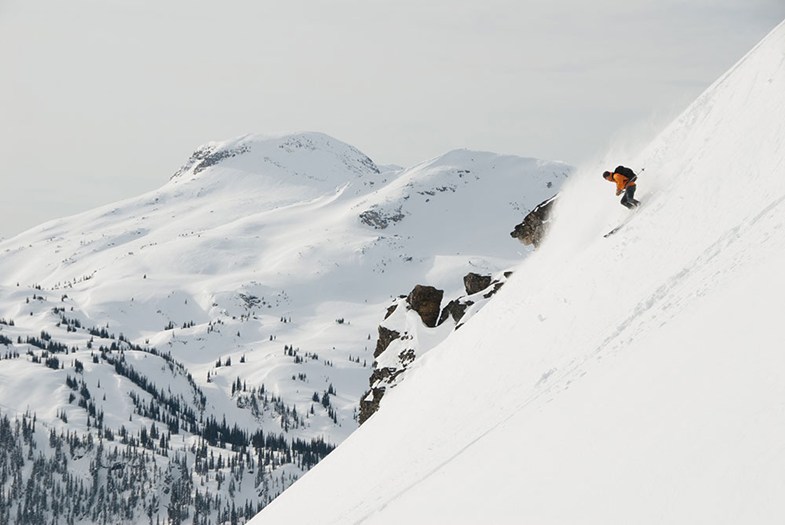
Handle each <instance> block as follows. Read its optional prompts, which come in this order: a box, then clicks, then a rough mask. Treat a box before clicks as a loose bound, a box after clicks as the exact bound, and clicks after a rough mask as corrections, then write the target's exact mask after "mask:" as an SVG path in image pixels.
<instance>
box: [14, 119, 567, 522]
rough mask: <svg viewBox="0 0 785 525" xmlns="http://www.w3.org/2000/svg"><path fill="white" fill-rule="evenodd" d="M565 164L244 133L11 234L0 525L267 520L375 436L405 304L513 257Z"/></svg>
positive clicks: (450, 290) (452, 291)
mask: <svg viewBox="0 0 785 525" xmlns="http://www.w3.org/2000/svg"><path fill="white" fill-rule="evenodd" d="M569 172H570V168H569V167H568V166H566V165H564V164H561V163H556V162H543V161H538V160H534V159H525V158H521V157H514V156H503V155H497V154H492V153H484V152H475V151H465V150H461V151H453V152H450V153H448V154H446V155H443V156H441V157H438V158H435V159H433V160H430V161H428V162H424V163H422V164H420V165H418V166H415V167H413V168H410V169H399V168H390V169H382V168H379V167H378V166H376V165H375V164H374V163H373V162H372V161H371V160H370V159H369V158H368V157H367V156H366V155H364V154H363V153H361V152H360V151H358V150H357V149H355V148H353V147H351V146H349V145H347V144H344V143H342V142H340V141H338V140H336V139H333V138H331V137H328V136H326V135H323V134H318V133H300V134H293V135H285V136H268V137H262V136H247V137H242V138H239V139H236V140H232V141H227V142H220V143H211V144H208V145H205V146H203V147H201V148H199V149H198V150H197V151H196V152H195V153H194V154H193V155H192V157H191V158H190V159H189V160H188V162H187V163H186V164H185V165H184V166H183V167H182V168H181V169H180V170H178V172H177V173H176V174H175V175H174V176H172V177H171V179H170V180H169V181H168V182H167V183H166V184H165V185H164V186H163V187H162V188H160V189H159V190H156V191H153V192H150V193H147V194H144V195H142V196H140V197H137V198H133V199H129V200H126V201H123V202H119V203H116V204H113V205H110V206H104V207H101V208H98V209H95V210H92V211H89V212H86V213H82V214H79V215H76V216H73V217H68V218H64V219H59V220H55V221H51V222H48V223H46V224H43V225H41V226H39V227H37V228H34V229H32V230H30V231H27V232H24V233H22V234H20V235H18V236H16V237H14V238H11V239H7V240H5V241H2V242H0V357H2V358H3V359H2V360H0V413H2V416H1V418H6V419H4V420H0V442H2V443H3V444H4V450H5V453H3V452H0V463H2V462H5V463H3V464H11V463H13V464H15V465H17V469H16V470H14V469H9V470H4V471H3V472H4V474H3V476H2V477H0V488H2V490H0V522H4V521H3V520H7V519H10V520H12V521H14V520H15V522H16V523H42V522H43V521H42V520H45V521H46V522H47V523H48V522H51V521H52V519H59V520H60V521H59V522H60V523H72V522H75V523H93V522H95V521H99V520H106V522H109V523H116V522H121V521H124V522H127V523H138V522H140V521H147V520H148V518H149V519H150V520H152V522H153V523H155V522H156V520H157V519H159V518H160V519H161V520H164V519H169V520H170V521H171V522H172V523H179V522H183V523H190V522H194V523H208V522H211V523H218V522H224V521H226V520H229V521H232V520H234V519H235V518H236V519H237V520H239V521H242V520H243V519H245V518H250V517H251V516H252V515H253V514H255V513H256V512H258V510H259V509H261V508H262V507H263V506H264V505H266V504H267V503H269V502H270V501H271V500H272V499H273V498H274V497H275V496H276V495H277V494H279V493H280V492H281V491H283V490H284V489H285V488H286V487H287V486H289V485H290V484H291V483H292V482H293V481H294V480H295V479H297V478H298V477H299V476H300V475H301V474H302V473H303V472H305V471H307V470H308V469H309V468H310V467H312V466H313V465H314V464H315V463H316V462H318V461H319V460H320V459H322V458H323V457H324V456H325V455H326V454H327V453H329V452H330V450H332V448H333V447H334V446H335V445H337V444H339V443H341V442H342V441H343V440H345V439H346V437H347V436H349V435H350V434H351V433H352V432H353V431H354V430H355V429H356V428H357V426H358V421H357V419H358V408H359V402H360V398H361V396H362V395H363V394H364V393H365V392H366V391H367V390H368V387H369V384H368V382H369V377H370V375H371V367H372V363H373V361H374V357H373V351H374V346H375V344H376V341H375V339H376V333H377V327H378V325H379V323H380V322H381V320H382V319H383V316H384V314H385V311H386V309H387V307H389V306H390V304H391V302H392V301H393V298H395V297H397V296H398V295H399V294H400V293H406V292H407V291H408V290H410V289H411V288H412V286H414V285H415V284H427V285H433V286H437V287H440V288H441V289H443V290H445V292H446V296H447V297H452V296H458V295H460V294H461V293H462V286H461V282H462V277H463V276H464V275H465V274H467V273H469V272H479V273H482V274H488V275H493V274H497V273H499V272H501V271H503V270H504V269H506V268H508V267H509V266H512V265H514V264H516V263H517V261H518V260H520V258H521V256H523V255H526V254H527V253H528V251H527V250H526V249H524V247H523V246H521V245H520V244H519V243H517V242H516V241H514V240H511V239H510V238H509V236H508V233H507V232H509V230H510V229H511V228H512V227H513V226H514V225H515V224H516V223H517V222H519V221H520V220H521V218H522V217H523V215H524V214H526V213H527V212H528V211H529V210H531V209H532V208H534V207H535V206H536V205H537V204H538V203H539V202H541V201H542V200H543V199H545V198H547V197H550V196H551V195H553V194H554V193H555V192H556V191H557V190H558V188H559V187H560V186H561V184H562V183H563V182H564V180H566V177H567V175H568V174H569ZM440 333H441V332H440ZM446 335H447V332H445V333H443V335H442V337H443V336H446ZM1 418H0V419H1ZM3 421H6V423H7V426H6V427H3V426H2V423H3ZM4 428H7V430H8V431H7V432H5V433H4ZM37 460H40V462H39V463H36V461H37ZM17 471H18V473H15V472H17ZM53 473H56V474H57V475H56V476H55V475H54V474H53ZM53 477H56V478H57V479H58V480H59V479H61V478H62V482H60V481H58V482H57V483H50V482H49V480H50V479H51V478H53ZM27 485H29V486H30V487H31V488H30V491H32V492H33V493H35V495H34V496H31V495H30V493H29V492H26V491H25V490H24V487H25V486H27ZM63 494H74V495H75V496H74V497H73V498H70V499H63V498H62V495H63Z"/></svg>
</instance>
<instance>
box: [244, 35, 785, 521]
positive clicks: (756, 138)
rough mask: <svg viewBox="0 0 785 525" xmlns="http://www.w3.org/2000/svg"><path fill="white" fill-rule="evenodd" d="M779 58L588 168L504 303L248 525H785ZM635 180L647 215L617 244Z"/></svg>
mask: <svg viewBox="0 0 785 525" xmlns="http://www.w3.org/2000/svg"><path fill="white" fill-rule="evenodd" d="M783 50H785V24H783V25H780V26H779V27H778V28H777V29H775V30H774V31H773V32H772V33H771V34H770V35H769V36H768V37H767V38H766V39H765V40H764V41H762V42H761V44H759V45H758V46H757V47H756V48H755V49H753V50H752V51H751V52H750V53H749V54H748V55H747V56H746V57H744V58H743V59H742V60H741V61H740V62H739V63H738V64H737V65H736V66H734V67H733V68H732V69H731V70H730V71H729V72H728V73H727V74H726V75H724V76H723V77H722V78H720V79H719V80H718V81H717V82H716V83H715V84H714V85H713V86H711V87H710V88H709V89H708V90H707V91H706V92H705V93H704V94H703V95H702V96H701V97H699V98H698V100H696V101H695V103H694V104H692V105H691V106H690V107H689V108H688V109H687V110H686V111H685V113H684V114H683V115H682V116H680V117H679V118H678V119H677V120H676V121H675V122H674V123H673V124H672V125H671V126H669V127H668V128H667V129H666V130H665V131H664V132H663V133H662V134H661V135H660V136H659V137H658V138H657V139H656V140H654V141H653V142H652V143H651V144H650V145H649V146H648V147H647V148H646V149H644V150H643V151H641V152H639V153H638V154H636V155H634V156H632V157H630V158H626V159H619V158H613V159H608V161H607V162H606V163H604V164H603V165H593V166H587V167H584V168H582V169H579V170H578V171H577V173H576V175H575V176H574V177H572V178H571V179H570V182H569V183H568V184H567V185H566V187H565V188H564V189H563V191H562V192H561V196H560V198H559V201H558V205H557V207H556V208H555V211H554V219H553V223H552V226H551V229H550V234H549V237H548V238H547V239H546V241H545V242H544V244H543V245H542V246H541V248H540V249H539V250H538V251H537V252H536V253H534V254H533V255H532V256H530V257H528V258H527V259H526V260H525V261H524V262H523V263H522V264H520V265H519V266H518V267H517V268H516V269H515V273H514V276H513V277H512V278H511V279H510V280H509V281H508V283H507V284H506V285H505V287H504V288H502V289H501V290H500V291H499V293H498V294H497V296H496V297H495V298H494V299H493V300H492V301H491V302H490V303H489V304H488V306H487V307H485V308H484V309H483V310H481V311H480V312H478V313H477V314H476V315H475V316H474V317H473V318H472V319H470V320H469V322H467V323H466V324H465V325H464V326H463V327H462V328H461V329H460V330H458V331H456V332H455V333H454V334H452V335H451V336H450V337H449V338H448V339H447V340H446V341H445V342H443V343H442V344H441V345H439V346H437V347H436V348H434V349H432V350H430V351H429V352H428V353H427V354H426V355H425V356H424V357H423V358H421V359H418V360H416V361H415V362H414V363H412V364H411V365H410V370H409V371H408V372H407V378H406V380H405V381H404V382H403V383H402V384H401V385H399V386H398V387H397V388H396V389H394V390H392V391H391V392H390V393H388V394H387V395H386V397H385V400H384V401H385V405H384V406H383V409H382V410H380V411H379V413H378V414H376V415H375V416H373V417H372V418H370V419H369V420H368V421H367V422H366V423H365V424H364V425H363V426H362V427H361V428H360V430H358V432H357V433H355V434H354V435H352V436H351V437H350V438H349V439H348V440H347V441H346V442H345V443H344V444H343V445H342V446H341V447H339V448H338V449H337V450H336V451H335V452H334V453H333V454H331V455H330V456H329V457H328V458H327V459H326V460H325V461H324V462H322V463H320V464H319V466H318V467H317V468H316V469H314V470H313V471H312V472H310V473H309V474H308V475H306V476H304V477H303V479H301V480H300V481H299V482H298V483H297V484H296V485H295V486H294V487H292V488H291V489H290V490H289V491H287V492H286V493H284V494H283V496H282V497H281V498H279V499H278V500H276V501H275V502H274V503H273V504H272V505H271V506H269V507H268V508H266V509H265V510H264V511H263V512H262V513H261V514H260V515H259V516H257V518H255V519H254V520H253V523H255V524H257V523H258V524H268V523H270V524H275V523H287V522H290V523H319V524H341V525H344V524H357V523H363V524H397V523H449V524H475V523H493V524H518V523H603V524H609V523H618V524H622V523H714V524H716V523H728V524H736V523H779V522H782V521H783V520H785V502H783V499H782V497H781V496H782V494H783V491H784V490H785V478H783V475H782V473H783V472H785V448H783V446H782V442H783V439H785V405H784V404H783V403H782V399H785V381H783V376H782V371H783V370H785V355H783V353H782V342H781V340H782V337H781V329H780V324H781V321H780V318H781V316H782V301H783V299H782V298H783V295H784V294H785V276H784V275H785V274H783V272H782V268H783V267H785V208H783V206H785V204H783V203H785V178H784V177H783V176H782V174H783V172H785V54H783ZM619 163H624V164H625V165H630V166H633V167H635V168H641V167H645V171H644V172H643V173H642V174H641V176H640V177H639V179H638V193H637V194H636V198H639V199H640V200H641V201H642V202H643V207H642V209H640V210H639V211H638V212H637V214H636V215H635V216H634V218H633V219H632V220H630V221H629V223H628V224H627V225H626V226H625V227H624V228H623V229H622V230H620V231H619V232H618V233H617V234H615V235H614V236H612V237H609V238H607V239H606V238H603V234H604V233H606V232H607V231H609V230H610V229H611V228H612V227H614V226H616V225H618V224H619V223H620V221H622V220H623V219H624V218H625V217H626V216H627V213H628V212H627V210H626V209H624V208H623V207H621V206H620V205H619V204H618V202H617V201H616V200H615V199H614V197H613V188H612V187H610V185H608V184H607V183H606V182H605V181H603V180H602V179H601V178H600V174H601V173H602V171H603V170H605V169H608V168H609V166H610V167H613V166H616V165H618V164H619ZM405 223H406V221H405V220H404V221H401V222H400V223H399V224H400V225H404V224H405ZM303 502H308V504H307V505H303Z"/></svg>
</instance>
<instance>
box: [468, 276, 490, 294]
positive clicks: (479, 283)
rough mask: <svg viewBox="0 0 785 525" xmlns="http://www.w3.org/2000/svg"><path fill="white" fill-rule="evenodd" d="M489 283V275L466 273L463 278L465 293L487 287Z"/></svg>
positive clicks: (471, 292) (474, 292) (473, 292)
mask: <svg viewBox="0 0 785 525" xmlns="http://www.w3.org/2000/svg"><path fill="white" fill-rule="evenodd" d="M490 285H491V276H490V275H480V274H477V273H467V274H466V275H465V276H464V278H463V287H464V288H465V289H466V295H474V294H476V293H478V292H481V291H483V290H485V289H486V288H488V287H489V286H490Z"/></svg>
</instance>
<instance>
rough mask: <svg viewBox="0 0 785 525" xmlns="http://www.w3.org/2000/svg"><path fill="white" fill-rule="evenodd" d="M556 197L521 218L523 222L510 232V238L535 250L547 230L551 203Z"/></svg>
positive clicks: (551, 209)
mask: <svg viewBox="0 0 785 525" xmlns="http://www.w3.org/2000/svg"><path fill="white" fill-rule="evenodd" d="M557 198H558V195H555V196H553V197H551V198H550V199H548V200H546V201H545V202H542V203H540V204H539V205H538V206H537V207H536V208H534V209H533V210H532V211H531V212H529V214H528V215H526V217H524V218H523V222H522V223H520V224H519V225H517V226H516V227H515V229H514V230H513V231H512V232H510V236H511V237H514V238H516V239H518V240H519V241H521V242H522V243H523V244H524V245H526V246H529V245H532V246H534V248H535V249H536V248H537V247H539V246H540V244H541V243H542V241H543V239H545V234H546V233H547V230H548V227H547V225H548V222H549V220H550V215H551V211H553V203H554V202H556V199H557Z"/></svg>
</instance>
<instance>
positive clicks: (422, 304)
mask: <svg viewBox="0 0 785 525" xmlns="http://www.w3.org/2000/svg"><path fill="white" fill-rule="evenodd" d="M443 297H444V291H443V290H438V289H436V288H434V287H433V286H423V285H420V284H418V285H417V286H415V287H414V290H412V291H411V293H410V294H409V296H408V297H407V298H406V302H408V303H409V306H411V308H412V310H414V311H415V312H417V313H418V314H420V319H422V322H423V323H424V324H425V326H428V327H430V328H433V327H434V326H436V322H437V321H438V320H439V310H440V308H441V305H442V298H443Z"/></svg>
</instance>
